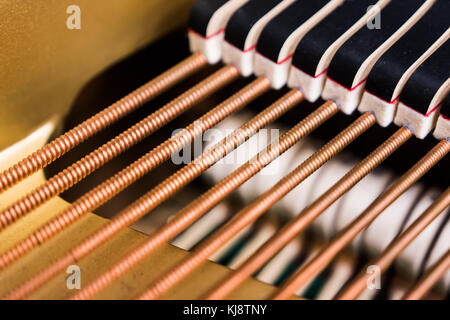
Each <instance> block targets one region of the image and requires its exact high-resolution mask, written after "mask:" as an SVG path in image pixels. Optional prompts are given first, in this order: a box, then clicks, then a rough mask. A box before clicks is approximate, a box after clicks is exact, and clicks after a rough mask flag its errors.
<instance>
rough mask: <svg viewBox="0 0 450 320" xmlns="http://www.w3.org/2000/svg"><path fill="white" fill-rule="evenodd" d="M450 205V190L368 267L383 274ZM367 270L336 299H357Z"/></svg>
mask: <svg viewBox="0 0 450 320" xmlns="http://www.w3.org/2000/svg"><path fill="white" fill-rule="evenodd" d="M449 205H450V188H447V190H446V191H444V193H443V194H442V195H441V196H440V197H439V198H438V199H437V200H436V201H434V202H433V203H432V204H431V206H430V207H428V209H427V210H425V212H424V213H423V214H422V215H421V216H420V217H419V218H418V219H417V220H416V221H414V223H413V224H412V225H411V226H409V227H408V228H407V229H406V230H405V231H404V232H403V233H402V234H401V235H400V236H399V237H398V238H396V239H395V240H394V241H393V242H392V243H391V244H390V245H389V246H388V247H387V248H386V249H385V250H384V251H383V253H381V254H380V256H379V257H378V258H377V259H374V260H373V261H372V262H370V263H369V264H368V265H367V266H370V265H375V266H378V267H379V268H380V271H381V272H384V271H386V269H387V268H388V267H389V266H390V265H391V264H392V263H393V262H394V260H395V258H396V257H397V256H398V255H399V254H400V253H401V252H402V251H403V250H404V249H405V248H406V247H407V246H408V245H409V244H410V243H411V242H412V241H413V240H414V239H415V238H416V237H417V236H418V235H420V233H421V232H422V231H423V230H425V228H426V227H427V226H428V225H430V223H431V222H433V221H434V219H436V218H437V217H438V216H439V215H440V214H441V213H442V212H443V211H444V210H445V209H446V208H447V207H448V206H449ZM365 270H367V268H363V269H362V271H361V272H360V273H359V275H358V276H357V277H356V278H355V279H354V280H352V282H351V283H349V284H348V285H347V286H346V287H345V288H344V289H343V291H342V292H341V293H339V295H338V296H337V297H336V299H338V300H350V299H355V298H357V297H358V296H359V295H360V294H361V292H362V291H363V290H364V289H365V288H366V286H367V279H368V278H369V276H368V274H367V272H365Z"/></svg>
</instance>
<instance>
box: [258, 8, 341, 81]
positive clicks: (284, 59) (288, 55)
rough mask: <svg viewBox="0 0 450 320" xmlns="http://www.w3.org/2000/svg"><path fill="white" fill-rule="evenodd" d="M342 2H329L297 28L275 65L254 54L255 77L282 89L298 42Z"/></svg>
mask: <svg viewBox="0 0 450 320" xmlns="http://www.w3.org/2000/svg"><path fill="white" fill-rule="evenodd" d="M342 2H343V0H331V1H330V2H329V3H327V4H326V5H325V6H324V7H323V8H322V9H320V10H319V11H318V12H317V13H316V14H315V15H314V16H312V17H311V18H310V19H308V20H307V21H306V22H305V23H304V24H302V25H301V26H300V27H299V28H297V29H296V30H295V31H294V32H293V33H292V34H291V35H290V36H289V37H288V39H287V40H286V41H285V43H284V44H283V46H282V48H281V50H280V53H279V55H278V60H277V62H276V63H275V62H273V61H271V60H270V59H267V58H266V57H264V56H263V55H261V54H259V53H256V55H255V60H254V69H255V71H254V72H255V75H257V76H266V77H267V78H268V79H269V80H270V83H271V84H272V87H273V88H275V89H280V88H281V87H283V86H284V85H285V84H286V82H287V80H288V75H289V68H290V66H291V61H292V54H293V53H294V50H295V48H296V47H297V45H298V43H299V42H300V40H301V39H302V38H303V37H304V36H305V34H306V33H307V32H308V31H309V30H311V29H312V28H313V27H314V26H315V25H316V24H317V23H319V22H320V21H321V20H322V19H323V18H325V17H326V16H327V15H328V14H330V13H331V12H332V11H333V10H334V9H336V8H337V7H338V6H339V5H340V4H342Z"/></svg>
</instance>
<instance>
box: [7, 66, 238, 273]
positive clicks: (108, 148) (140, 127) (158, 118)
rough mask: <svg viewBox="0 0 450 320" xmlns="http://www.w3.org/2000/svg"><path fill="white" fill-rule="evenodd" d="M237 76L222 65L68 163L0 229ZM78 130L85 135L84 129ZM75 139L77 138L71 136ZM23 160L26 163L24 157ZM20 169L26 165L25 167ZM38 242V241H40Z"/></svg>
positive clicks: (18, 203) (20, 203)
mask: <svg viewBox="0 0 450 320" xmlns="http://www.w3.org/2000/svg"><path fill="white" fill-rule="evenodd" d="M238 75H239V73H238V71H237V69H236V68H235V67H233V66H225V67H223V68H221V69H220V70H218V71H216V72H215V73H214V74H213V75H211V76H209V77H207V78H206V79H205V80H203V81H201V82H200V83H198V84H197V85H196V86H194V87H193V88H191V89H189V90H188V91H186V92H185V93H183V94H182V95H180V96H179V97H178V98H176V99H174V100H173V101H171V102H169V103H168V104H166V105H165V106H164V107H162V108H160V109H159V110H157V111H155V112H154V113H152V114H151V115H149V116H147V117H146V118H144V119H143V120H141V121H139V122H138V123H137V124H135V125H134V126H132V127H131V128H129V129H127V130H125V131H124V132H122V133H121V134H119V135H117V136H116V137H115V138H114V139H112V140H110V141H108V142H107V143H105V144H103V145H102V146H101V147H99V148H98V149H96V150H94V151H92V152H91V153H89V154H88V155H86V156H84V157H83V158H82V159H80V160H78V161H77V162H76V163H74V164H72V165H71V166H69V167H68V168H66V169H65V170H63V171H61V172H60V173H58V174H57V175H55V176H54V177H52V178H50V179H49V180H48V181H46V182H45V183H44V184H42V185H41V186H39V187H38V188H36V189H34V190H33V191H31V192H30V193H29V194H27V195H26V196H25V197H23V198H22V199H20V200H18V201H16V202H15V203H13V204H12V205H10V206H9V207H7V208H5V209H4V210H2V211H0V230H2V229H4V228H6V227H7V226H8V225H10V224H12V223H13V222H15V221H17V220H18V219H20V218H21V217H23V216H24V215H26V214H28V213H29V212H31V211H32V210H34V209H35V208H37V207H38V206H40V205H42V204H43V203H44V202H46V201H48V200H49V199H51V198H52V197H54V196H57V195H59V194H60V193H61V192H63V191H65V190H67V189H69V188H70V187H71V186H73V185H74V184H76V183H78V182H79V181H81V180H82V179H84V178H85V177H86V176H88V175H89V174H91V173H92V172H94V171H95V170H97V169H98V168H100V167H101V166H103V165H104V164H106V163H107V162H109V161H110V160H112V159H114V158H115V157H117V156H118V155H120V154H121V153H123V152H125V151H126V150H127V149H129V148H131V147H132V146H134V145H135V144H137V143H138V142H139V141H141V140H143V139H144V138H146V137H147V136H149V135H150V134H152V133H153V132H155V131H156V130H158V129H159V128H161V127H162V126H164V125H165V124H167V123H168V122H170V121H171V120H173V119H174V118H176V117H178V116H179V115H180V114H182V113H184V112H186V111H187V110H189V109H190V108H192V107H193V106H194V105H195V104H196V103H198V102H200V101H202V100H204V99H205V98H207V97H208V96H210V95H212V94H213V93H214V92H217V91H218V90H219V89H221V88H223V87H224V86H226V85H227V84H229V83H230V82H231V81H233V80H235V79H236V78H237V77H238ZM132 99H137V97H136V96H135V95H133V98H132ZM142 99H143V97H142ZM126 105H127V103H126V104H125V106H126ZM113 114H114V113H113ZM205 117H206V116H205ZM107 118H108V117H107ZM202 120H203V119H202ZM94 122H96V121H94ZM207 123H208V122H207ZM212 124H214V123H212ZM205 129H207V128H205ZM77 131H78V129H77ZM81 131H82V132H85V131H86V129H84V130H81ZM75 136H79V135H78V134H76V133H75ZM60 139H62V140H63V141H66V140H68V141H74V139H69V138H66V137H65V136H64V135H63V136H62V137H61V138H60ZM61 144H62V145H68V143H65V142H61ZM56 145H59V143H57V144H56ZM48 146H49V150H48V151H46V152H43V153H44V154H49V156H50V157H52V155H54V154H57V150H61V149H62V148H59V147H55V146H54V145H53V143H50V144H49V145H48ZM44 148H45V147H44ZM53 150H54V152H53ZM36 155H37V158H41V156H40V152H38V153H37V154H36ZM31 158H32V159H30V160H29V161H30V163H36V160H34V157H33V156H31ZM26 160H28V158H27V159H26ZM45 162H46V161H45ZM19 167H21V166H19ZM24 167H30V166H28V165H25V166H24ZM13 168H15V167H13ZM34 168H35V169H36V170H38V169H41V168H40V166H35V167H34ZM20 171H22V170H20V169H19V172H20ZM36 240H37V238H36ZM39 240H40V241H42V239H39ZM13 258H14V256H13V255H11V257H10V258H8V260H11V259H13ZM11 261H12V260H11ZM4 262H5V260H4V259H2V258H0V268H2V267H4V266H5V265H6V264H5V263H4Z"/></svg>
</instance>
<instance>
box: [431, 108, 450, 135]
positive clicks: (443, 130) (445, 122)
mask: <svg viewBox="0 0 450 320" xmlns="http://www.w3.org/2000/svg"><path fill="white" fill-rule="evenodd" d="M433 135H434V136H435V138H436V139H439V140H442V139H447V140H448V139H450V119H449V118H446V117H444V116H443V115H442V114H441V115H440V116H439V119H438V121H437V123H436V129H435V130H434V134H433Z"/></svg>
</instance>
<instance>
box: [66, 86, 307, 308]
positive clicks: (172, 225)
mask: <svg viewBox="0 0 450 320" xmlns="http://www.w3.org/2000/svg"><path fill="white" fill-rule="evenodd" d="M302 100H303V94H302V93H301V92H300V91H298V90H297V89H293V90H291V91H290V92H289V93H287V94H286V95H284V96H283V97H282V98H280V99H279V100H278V101H276V102H275V103H273V104H272V105H271V106H269V107H268V108H267V109H265V110H264V111H262V112H261V113H260V114H258V115H257V116H255V117H254V118H253V119H251V120H250V121H248V122H247V123H245V124H244V125H243V126H241V127H240V128H239V129H237V130H236V131H235V132H234V133H232V134H231V135H230V136H229V137H226V138H224V139H223V140H222V141H220V142H218V143H217V144H216V145H215V146H214V147H213V148H211V149H210V150H208V151H205V152H204V153H203V154H202V155H200V156H199V157H198V158H197V159H195V160H194V161H192V162H191V163H190V164H188V165H186V166H185V167H184V168H182V169H180V170H179V171H178V172H177V173H176V175H177V176H180V177H182V176H184V177H186V176H188V175H189V176H198V175H199V174H200V173H201V172H204V171H205V170H207V169H208V168H209V167H211V165H212V164H213V163H216V162H217V161H218V160H219V159H221V158H223V157H224V156H225V155H226V154H228V153H229V152H230V151H232V150H234V149H236V148H237V147H238V146H239V145H240V144H242V143H243V142H244V141H245V140H246V139H248V137H250V136H251V135H252V134H253V133H256V132H257V131H258V130H259V129H260V128H263V127H265V126H266V125H267V124H269V123H271V122H273V121H274V120H275V119H277V118H279V117H280V116H281V115H282V114H284V113H285V112H287V111H288V110H290V109H292V108H293V107H294V106H296V105H297V104H298V103H300V102H301V101H302ZM188 173H190V174H188ZM198 218H199V216H198V215H196V216H186V215H184V214H183V211H181V212H180V213H178V214H176V215H174V216H172V217H171V219H170V221H169V222H167V224H165V225H164V226H162V227H161V228H159V229H158V231H156V232H155V233H153V234H151V235H150V236H149V238H148V239H147V241H145V242H144V243H143V244H142V245H141V246H139V247H138V248H137V249H135V250H133V251H132V252H131V253H130V254H128V255H127V256H126V257H124V258H123V259H122V260H120V261H119V262H118V263H117V264H116V265H114V266H113V267H112V268H111V269H109V270H108V271H107V272H105V273H104V274H102V275H101V276H100V277H99V278H98V279H96V280H95V281H93V282H92V283H90V284H89V285H88V286H86V287H85V288H83V290H81V291H80V292H79V293H77V294H76V295H75V296H74V297H73V298H74V299H89V298H91V297H93V296H94V295H95V294H97V293H98V292H100V291H101V290H103V289H104V288H105V287H106V286H107V285H109V284H110V283H111V282H113V281H114V280H115V279H117V278H119V277H120V276H122V275H123V274H124V273H126V272H127V271H128V270H130V269H131V268H133V267H134V266H135V265H136V264H137V263H139V262H140V261H141V260H143V259H144V258H145V257H147V256H148V255H149V254H151V253H152V252H154V251H155V250H156V249H158V248H160V247H161V246H162V245H163V244H164V243H166V242H167V241H170V240H171V239H172V238H173V237H175V236H176V235H177V234H178V233H180V232H181V231H183V230H184V229H186V228H187V227H188V226H189V225H190V224H191V223H192V222H193V221H194V220H195V219H198Z"/></svg>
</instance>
